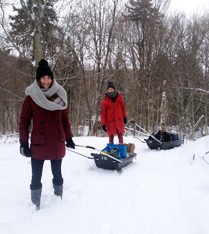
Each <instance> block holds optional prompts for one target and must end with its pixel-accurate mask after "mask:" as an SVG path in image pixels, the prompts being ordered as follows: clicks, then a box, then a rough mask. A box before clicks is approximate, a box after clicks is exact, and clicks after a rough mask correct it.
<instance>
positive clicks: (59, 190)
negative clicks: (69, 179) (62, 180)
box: [53, 184, 63, 199]
mask: <svg viewBox="0 0 209 234" xmlns="http://www.w3.org/2000/svg"><path fill="white" fill-rule="evenodd" d="M53 187H54V194H55V195H56V196H60V198H61V199H62V194H63V184H61V185H56V184H53Z"/></svg>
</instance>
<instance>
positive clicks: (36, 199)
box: [31, 188, 42, 210]
mask: <svg viewBox="0 0 209 234" xmlns="http://www.w3.org/2000/svg"><path fill="white" fill-rule="evenodd" d="M41 191H42V189H41V188H40V189H36V190H31V201H32V203H33V204H34V205H35V206H36V209H37V210H39V209H40V200H41Z"/></svg>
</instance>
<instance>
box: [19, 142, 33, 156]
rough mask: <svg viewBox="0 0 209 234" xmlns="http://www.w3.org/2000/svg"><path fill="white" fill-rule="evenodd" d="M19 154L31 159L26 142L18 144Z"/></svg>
mask: <svg viewBox="0 0 209 234" xmlns="http://www.w3.org/2000/svg"><path fill="white" fill-rule="evenodd" d="M20 153H21V154H22V155H23V156H25V157H31V151H30V148H29V146H28V142H23V143H20Z"/></svg>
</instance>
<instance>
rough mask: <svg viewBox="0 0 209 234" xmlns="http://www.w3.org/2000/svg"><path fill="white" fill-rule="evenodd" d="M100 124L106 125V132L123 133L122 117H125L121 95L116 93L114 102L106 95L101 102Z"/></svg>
mask: <svg viewBox="0 0 209 234" xmlns="http://www.w3.org/2000/svg"><path fill="white" fill-rule="evenodd" d="M101 107H102V110H101V125H102V126H103V125H106V126H107V134H108V135H113V134H117V130H118V133H120V134H123V133H124V117H127V114H126V108H125V103H124V101H123V98H122V95H121V94H119V93H118V95H117V97H116V100H115V102H113V101H112V100H111V98H109V97H108V96H107V95H106V96H105V98H104V100H103V101H102V103H101Z"/></svg>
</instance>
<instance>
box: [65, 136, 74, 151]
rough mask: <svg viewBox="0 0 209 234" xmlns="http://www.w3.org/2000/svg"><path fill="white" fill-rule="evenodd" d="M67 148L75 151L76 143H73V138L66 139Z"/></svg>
mask: <svg viewBox="0 0 209 234" xmlns="http://www.w3.org/2000/svg"><path fill="white" fill-rule="evenodd" d="M66 147H67V148H73V149H75V143H74V142H73V140H72V138H67V139H66Z"/></svg>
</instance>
